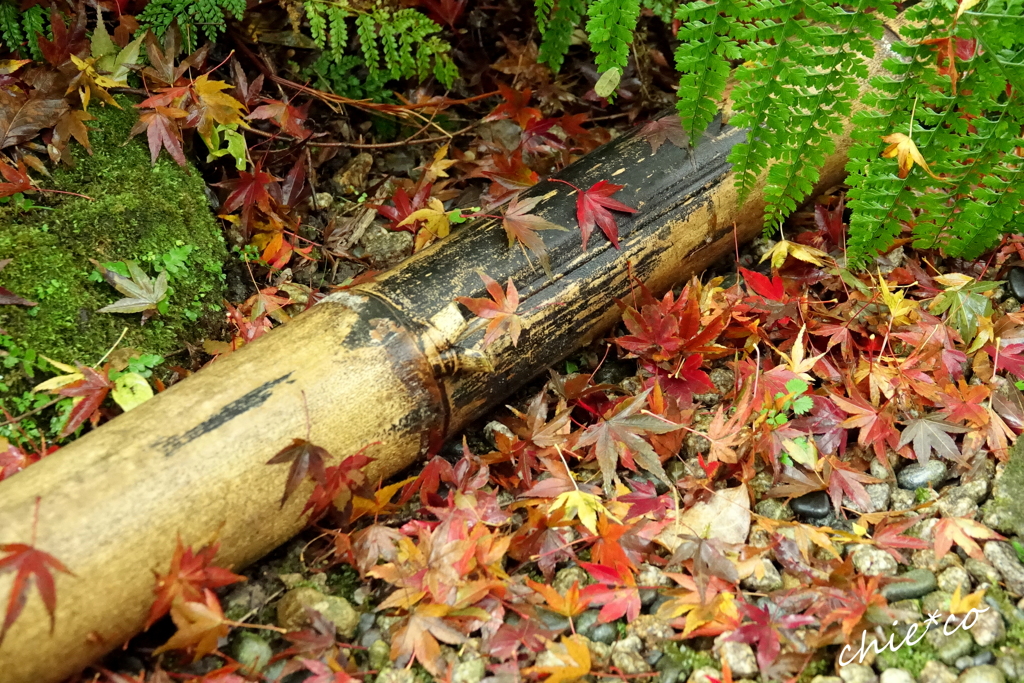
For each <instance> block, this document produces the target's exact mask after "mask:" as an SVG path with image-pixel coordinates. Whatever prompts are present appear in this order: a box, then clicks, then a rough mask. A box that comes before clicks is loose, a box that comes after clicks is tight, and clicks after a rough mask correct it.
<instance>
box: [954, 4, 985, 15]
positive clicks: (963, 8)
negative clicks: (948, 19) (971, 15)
mask: <svg viewBox="0 0 1024 683" xmlns="http://www.w3.org/2000/svg"><path fill="white" fill-rule="evenodd" d="M980 2H981V0H963V1H962V2H961V3H960V7H958V8H957V10H956V18H957V19H959V18H960V16H961V15H962V14H963V13H964V12H967V11H968V10H970V9H972V8H973V7H974V6H975V5H977V4H978V3H980Z"/></svg>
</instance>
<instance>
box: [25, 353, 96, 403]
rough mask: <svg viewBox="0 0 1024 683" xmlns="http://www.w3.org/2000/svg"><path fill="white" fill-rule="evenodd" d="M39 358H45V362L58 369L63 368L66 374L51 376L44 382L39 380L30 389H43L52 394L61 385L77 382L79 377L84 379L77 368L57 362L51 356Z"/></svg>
mask: <svg viewBox="0 0 1024 683" xmlns="http://www.w3.org/2000/svg"><path fill="white" fill-rule="evenodd" d="M40 358H42V359H43V360H45V361H46V362H47V363H49V364H50V365H52V366H53V367H55V368H57V369H58V370H63V371H64V372H66V373H67V374H66V375H57V376H56V377H51V378H50V379H48V380H46V381H45V382H40V383H39V384H37V385H35V386H34V387H33V388H32V391H45V392H46V393H48V394H53V393H56V392H57V390H58V389H60V388H61V387H64V386H67V385H68V384H71V383H72V382H77V381H78V380H80V379H84V376H83V375H82V373H81V372H79V371H78V369H77V368H73V367H71V366H70V365H67V364H65V363H58V362H57V361H55V360H53V359H51V358H47V357H46V356H40Z"/></svg>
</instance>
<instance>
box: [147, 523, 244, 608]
mask: <svg viewBox="0 0 1024 683" xmlns="http://www.w3.org/2000/svg"><path fill="white" fill-rule="evenodd" d="M219 549H220V544H219V543H211V544H209V545H205V546H203V547H202V548H200V549H199V551H198V552H194V551H193V550H192V547H191V546H189V547H187V548H186V547H185V546H184V545H183V544H182V542H181V537H180V536H179V537H178V545H177V546H176V547H175V548H174V555H173V556H171V568H170V569H169V570H168V571H167V573H166V574H163V575H161V574H156V586H155V587H154V588H153V592H155V593H156V600H155V601H154V602H153V605H152V606H151V607H150V608H149V618H148V619H147V620H146V628H149V627H150V626H152V625H153V624H154V623H155V622H156V620H157V619H159V618H160V617H162V616H163V615H165V614H167V612H169V611H170V609H171V604H172V603H173V602H174V600H175V599H177V598H179V597H180V598H182V599H183V600H184V601H185V602H202V600H203V591H204V590H206V589H207V588H220V587H221V586H228V585H230V584H232V583H236V582H238V581H245V577H244V576H239V575H238V574H235V573H233V572H230V571H228V570H227V569H223V568H221V567H216V566H213V558H214V557H215V556H216V555H217V551H218V550H219ZM154 574H155V572H154Z"/></svg>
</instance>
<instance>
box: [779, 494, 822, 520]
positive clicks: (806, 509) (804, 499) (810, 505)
mask: <svg viewBox="0 0 1024 683" xmlns="http://www.w3.org/2000/svg"><path fill="white" fill-rule="evenodd" d="M789 507H791V508H792V509H793V512H795V513H796V514H798V515H800V516H801V517H809V518H811V519H821V518H823V517H828V513H829V510H831V509H832V502H831V501H830V500H829V499H828V494H827V493H825V492H824V491H814V492H812V493H805V494H804V495H802V496H800V497H799V498H794V499H793V500H791V501H789Z"/></svg>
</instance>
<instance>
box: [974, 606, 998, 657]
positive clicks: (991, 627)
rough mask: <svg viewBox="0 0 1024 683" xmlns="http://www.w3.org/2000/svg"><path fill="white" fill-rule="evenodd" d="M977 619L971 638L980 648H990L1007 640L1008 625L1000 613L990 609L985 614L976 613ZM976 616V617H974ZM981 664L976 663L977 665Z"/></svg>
mask: <svg viewBox="0 0 1024 683" xmlns="http://www.w3.org/2000/svg"><path fill="white" fill-rule="evenodd" d="M974 614H975V615H977V619H976V620H975V622H974V624H973V625H972V626H971V637H972V638H974V642H975V643H976V644H977V645H978V647H989V646H991V645H995V644H997V643H999V642H1002V640H1003V639H1004V638H1006V624H1004V623H1003V617H1002V616H1000V615H999V612H997V611H996V610H994V609H992V607H989V608H988V610H987V611H985V612H980V613H978V612H975V613H974ZM972 616H974V615H972ZM977 663H979V662H975V664H977Z"/></svg>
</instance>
